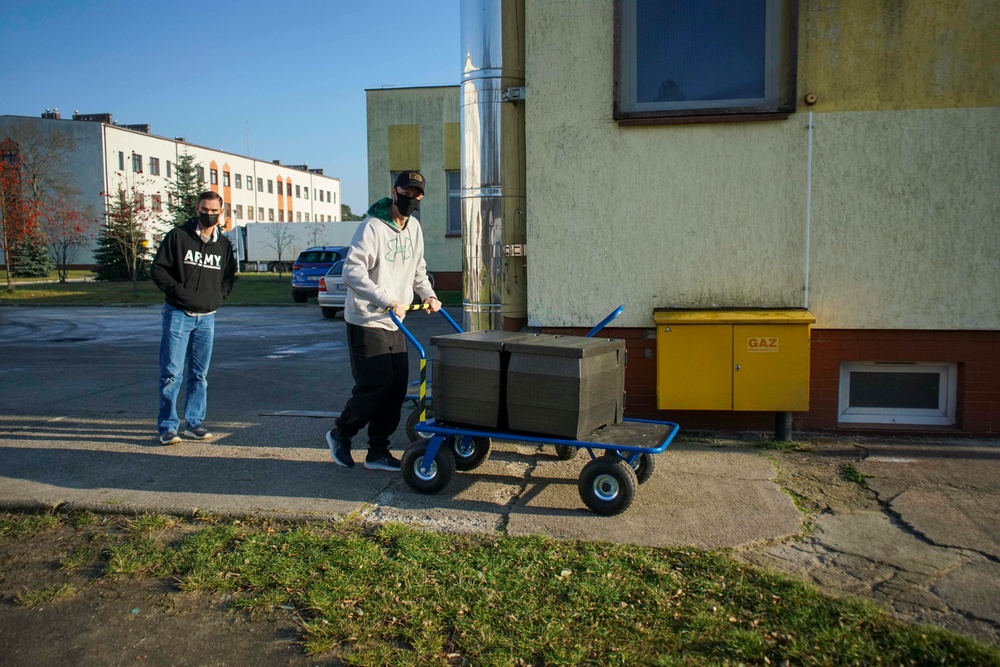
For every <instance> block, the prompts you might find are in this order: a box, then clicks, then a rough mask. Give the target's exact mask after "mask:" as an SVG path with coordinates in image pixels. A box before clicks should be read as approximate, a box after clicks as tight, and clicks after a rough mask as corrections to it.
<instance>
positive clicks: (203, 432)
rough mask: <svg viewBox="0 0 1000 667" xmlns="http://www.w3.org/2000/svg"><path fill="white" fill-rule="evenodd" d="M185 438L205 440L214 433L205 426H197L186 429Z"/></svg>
mask: <svg viewBox="0 0 1000 667" xmlns="http://www.w3.org/2000/svg"><path fill="white" fill-rule="evenodd" d="M184 437H185V438H194V439H195V440H204V439H205V438H211V437H212V434H211V433H209V432H208V429H207V428H205V427H204V426H195V427H194V428H190V427H188V428H186V429H184Z"/></svg>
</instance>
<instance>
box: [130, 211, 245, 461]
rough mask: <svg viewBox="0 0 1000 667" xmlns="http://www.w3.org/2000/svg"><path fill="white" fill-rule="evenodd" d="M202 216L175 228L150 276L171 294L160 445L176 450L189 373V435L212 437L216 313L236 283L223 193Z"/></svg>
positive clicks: (165, 311)
mask: <svg viewBox="0 0 1000 667" xmlns="http://www.w3.org/2000/svg"><path fill="white" fill-rule="evenodd" d="M196 210H197V213H198V216H197V217H195V218H191V219H190V220H188V221H187V222H186V223H184V224H183V225H181V226H179V227H174V228H173V229H171V230H170V231H169V232H167V235H166V236H164V237H163V241H162V242H160V248H159V250H157V252H156V258H155V259H154V260H153V267H152V269H151V270H150V273H151V274H152V276H153V282H154V283H156V286H157V287H159V288H160V289H161V290H163V292H164V293H165V294H166V299H165V301H166V303H165V304H164V305H163V336H162V338H161V339H160V409H159V415H158V417H157V423H156V426H157V430H158V431H159V432H160V444H162V445H176V444H177V443H179V442H180V441H181V439H180V437H178V435H177V432H178V428H179V427H180V421H179V420H178V418H177V395H178V393H180V388H181V380H182V379H183V376H184V370H185V368H187V388H186V391H185V395H184V423H185V428H184V435H185V436H187V437H189V438H194V439H196V440H205V439H206V438H210V437H212V434H211V433H209V431H208V429H207V428H205V424H204V420H205V412H206V411H207V409H208V364H209V362H210V361H211V360H212V343H213V342H214V339H215V311H216V309H217V308H218V307H219V305H220V304H221V303H222V300H223V299H225V298H226V297H227V296H229V292H231V291H232V289H233V283H235V282H236V260H235V258H234V257H233V247H232V245H231V244H230V243H229V239H227V238H226V237H225V236H223V235H222V234H221V233H220V232H219V228H218V226H217V225H218V223H219V220H220V218H221V217H222V210H223V201H222V197H221V196H220V195H219V194H218V193H217V192H202V193H201V194H200V195H198V208H197V209H196Z"/></svg>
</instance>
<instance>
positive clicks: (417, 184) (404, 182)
mask: <svg viewBox="0 0 1000 667" xmlns="http://www.w3.org/2000/svg"><path fill="white" fill-rule="evenodd" d="M396 187H397V188H420V191H421V192H424V191H425V188H424V177H423V174H421V173H420V172H419V171H404V172H402V173H401V174H400V175H399V176H397V177H396Z"/></svg>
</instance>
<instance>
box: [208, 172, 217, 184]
mask: <svg viewBox="0 0 1000 667" xmlns="http://www.w3.org/2000/svg"><path fill="white" fill-rule="evenodd" d="M208 175H209V178H210V180H209V182H210V183H211V184H212V185H218V184H219V170H218V169H209V170H208Z"/></svg>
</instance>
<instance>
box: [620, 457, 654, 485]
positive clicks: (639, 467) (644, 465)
mask: <svg viewBox="0 0 1000 667" xmlns="http://www.w3.org/2000/svg"><path fill="white" fill-rule="evenodd" d="M618 455H619V456H623V457H625V458H626V459H629V458H632V452H618ZM625 462H626V463H628V461H627V460H626V461H625ZM629 465H631V466H632V470H634V471H635V478H636V479H637V480H638V481H639V483H640V484H643V483H645V482H646V481H647V480H648V479H649V478H650V477H652V476H653V471H654V470H656V459H654V458H653V455H652V454H639V458H637V459H636V460H635V462H634V463H630V464H629Z"/></svg>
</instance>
